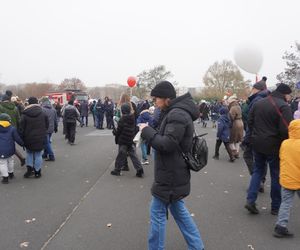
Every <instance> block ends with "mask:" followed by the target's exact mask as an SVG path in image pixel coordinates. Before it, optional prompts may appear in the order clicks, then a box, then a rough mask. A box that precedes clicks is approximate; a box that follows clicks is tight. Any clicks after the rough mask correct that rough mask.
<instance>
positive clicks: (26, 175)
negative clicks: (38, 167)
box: [24, 166, 34, 178]
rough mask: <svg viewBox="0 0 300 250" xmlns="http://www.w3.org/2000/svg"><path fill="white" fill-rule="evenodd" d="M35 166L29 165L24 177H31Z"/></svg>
mask: <svg viewBox="0 0 300 250" xmlns="http://www.w3.org/2000/svg"><path fill="white" fill-rule="evenodd" d="M33 174H34V172H33V167H30V166H27V172H26V173H25V174H24V178H29V177H31V176H33Z"/></svg>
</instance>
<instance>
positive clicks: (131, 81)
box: [127, 76, 136, 88]
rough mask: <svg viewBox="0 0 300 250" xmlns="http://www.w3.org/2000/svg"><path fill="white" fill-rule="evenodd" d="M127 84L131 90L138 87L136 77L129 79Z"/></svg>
mask: <svg viewBox="0 0 300 250" xmlns="http://www.w3.org/2000/svg"><path fill="white" fill-rule="evenodd" d="M127 84H128V86H129V87H130V88H132V87H134V86H135V85H136V78H135V77H134V76H129V77H128V79H127Z"/></svg>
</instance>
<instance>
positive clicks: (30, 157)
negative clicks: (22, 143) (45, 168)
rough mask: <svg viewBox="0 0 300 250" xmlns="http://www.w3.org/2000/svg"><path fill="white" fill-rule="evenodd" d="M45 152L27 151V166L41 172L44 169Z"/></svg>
mask: <svg viewBox="0 0 300 250" xmlns="http://www.w3.org/2000/svg"><path fill="white" fill-rule="evenodd" d="M42 154H43V151H39V152H32V151H30V150H28V149H27V150H26V165H27V166H29V167H33V168H34V169H35V170H36V171H39V170H40V169H41V168H42V164H43V158H42Z"/></svg>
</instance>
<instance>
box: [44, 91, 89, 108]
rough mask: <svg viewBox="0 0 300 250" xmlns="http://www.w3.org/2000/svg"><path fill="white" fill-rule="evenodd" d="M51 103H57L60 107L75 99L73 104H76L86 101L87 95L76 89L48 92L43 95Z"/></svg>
mask: <svg viewBox="0 0 300 250" xmlns="http://www.w3.org/2000/svg"><path fill="white" fill-rule="evenodd" d="M45 96H47V97H48V98H49V99H50V101H51V102H53V103H59V104H61V105H64V104H66V103H67V102H68V101H70V100H71V99H72V98H74V99H75V101H74V103H75V104H78V103H80V102H82V101H84V100H86V101H88V99H89V97H88V94H87V93H86V92H84V91H81V90H78V89H65V90H62V91H49V92H47V93H45Z"/></svg>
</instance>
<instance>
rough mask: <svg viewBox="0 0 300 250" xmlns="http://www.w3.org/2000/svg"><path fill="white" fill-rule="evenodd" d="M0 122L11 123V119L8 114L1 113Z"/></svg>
mask: <svg viewBox="0 0 300 250" xmlns="http://www.w3.org/2000/svg"><path fill="white" fill-rule="evenodd" d="M0 121H7V122H11V118H10V116H9V115H8V114H6V113H2V114H0Z"/></svg>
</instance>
